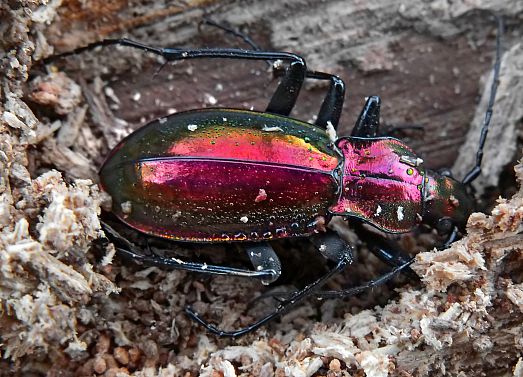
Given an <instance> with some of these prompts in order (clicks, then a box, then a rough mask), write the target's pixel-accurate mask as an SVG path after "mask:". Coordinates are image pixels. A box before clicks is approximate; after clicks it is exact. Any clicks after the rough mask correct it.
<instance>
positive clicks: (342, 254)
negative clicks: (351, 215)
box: [185, 237, 352, 338]
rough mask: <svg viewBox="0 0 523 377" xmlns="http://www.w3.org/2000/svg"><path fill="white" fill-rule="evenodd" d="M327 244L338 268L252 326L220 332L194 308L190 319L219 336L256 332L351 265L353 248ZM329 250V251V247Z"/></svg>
mask: <svg viewBox="0 0 523 377" xmlns="http://www.w3.org/2000/svg"><path fill="white" fill-rule="evenodd" d="M325 242H326V244H329V245H330V246H331V248H330V249H331V250H328V251H327V250H324V251H326V253H327V254H326V255H327V257H328V258H329V259H330V258H332V259H334V260H336V262H337V263H336V266H335V267H334V268H333V269H331V270H330V271H328V272H327V273H326V274H324V275H323V276H322V277H320V278H319V279H317V280H315V281H314V282H312V283H311V284H309V285H307V286H305V288H303V289H301V290H299V291H296V292H294V293H292V294H290V295H289V296H288V297H285V298H284V299H283V300H281V301H280V304H279V305H278V306H277V307H276V309H275V310H274V311H273V312H271V313H270V314H268V315H267V316H265V317H263V318H262V319H260V320H258V321H256V322H254V323H253V324H252V325H250V326H247V327H245V328H243V329H240V330H235V331H225V330H220V329H218V328H217V327H215V326H213V325H211V324H210V323H209V322H207V321H205V320H204V319H202V318H201V317H200V316H199V315H198V313H196V312H195V311H194V310H193V309H192V308H190V307H186V308H185V312H186V313H187V315H188V316H189V317H191V318H192V319H193V320H195V321H196V322H198V323H199V324H200V325H202V326H203V327H205V328H206V329H207V331H209V332H211V333H213V334H215V335H218V336H223V337H231V338H235V337H238V336H242V335H245V334H247V333H249V332H251V331H254V330H256V329H257V328H259V327H260V326H263V325H264V324H266V323H267V322H269V321H270V320H271V319H273V318H276V317H278V316H280V315H281V314H283V313H284V312H285V311H287V310H289V309H290V308H291V307H293V306H295V305H296V304H297V303H298V302H300V301H301V300H303V299H304V298H306V297H307V296H309V295H310V294H311V293H313V292H314V291H315V290H316V289H318V288H320V287H321V286H322V285H323V284H325V282H326V281H327V280H328V279H329V278H331V277H332V276H333V275H336V274H337V273H339V272H340V271H342V270H343V269H344V268H345V267H346V266H347V265H349V264H350V263H351V262H352V247H351V246H350V245H347V244H345V243H344V242H343V241H341V243H340V242H339V241H338V240H336V241H334V237H328V241H327V240H326V241H325ZM340 245H342V246H343V248H342V249H339V246H340ZM322 249H323V248H322ZM327 249H329V247H328V246H327Z"/></svg>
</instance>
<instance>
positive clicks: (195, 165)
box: [59, 19, 503, 337]
mask: <svg viewBox="0 0 523 377" xmlns="http://www.w3.org/2000/svg"><path fill="white" fill-rule="evenodd" d="M214 25H215V26H218V27H220V28H222V29H224V30H226V31H228V32H231V33H234V34H236V35H239V36H240V37H242V38H243V39H244V40H245V41H246V42H247V43H249V44H250V45H251V46H252V47H253V50H243V49H222V48H213V49H185V48H156V47H151V46H147V45H144V44H141V43H138V42H134V41H132V40H129V39H107V40H103V41H100V42H96V43H93V44H91V45H88V46H86V47H82V48H79V49H76V50H74V51H72V52H68V53H65V54H61V55H59V56H60V57H63V56H66V55H71V54H77V53H79V52H81V51H84V50H87V49H91V48H93V47H96V46H107V45H114V44H117V45H123V46H129V47H132V48H136V49H140V50H143V51H146V52H149V53H153V54H156V55H159V56H162V57H163V58H164V59H165V60H166V62H171V61H175V60H185V59H195V58H228V59H251V60H265V61H272V62H274V61H283V62H287V63H288V66H287V67H286V68H285V70H284V71H283V74H282V79H281V81H280V83H279V85H278V87H277V89H276V92H275V93H274V95H273V96H272V99H271V101H270V103H269V105H268V106H267V109H266V110H265V112H256V111H246V110H237V109H201V110H193V111H187V112H182V113H177V114H172V115H169V116H167V117H164V118H160V119H157V120H155V121H153V122H151V123H149V124H147V125H146V126H144V127H142V128H140V129H138V130H137V131H135V132H133V133H132V134H130V135H129V136H127V137H126V138H125V139H123V140H122V141H121V142H120V143H119V144H118V145H117V146H116V147H115V148H114V149H113V150H112V151H111V153H110V154H109V156H108V157H107V159H106V161H105V163H104V164H103V166H102V168H101V170H100V183H101V186H102V188H103V190H104V191H105V192H107V193H108V194H109V195H110V196H111V197H112V211H113V212H114V214H116V216H117V217H118V218H119V219H120V220H121V221H122V222H124V223H125V224H127V225H129V226H131V227H132V228H134V229H137V230H139V231H140V232H143V233H146V234H148V235H153V236H157V237H161V238H166V239H170V240H174V241H188V242H243V245H244V248H245V250H246V252H247V255H248V256H249V258H250V260H251V262H252V264H253V266H254V270H248V269H238V268H232V267H225V266H217V265H208V264H204V263H193V262H185V261H181V260H180V259H177V258H167V257H160V256H146V255H144V254H141V253H139V252H137V251H136V247H134V245H132V244H131V243H130V242H129V241H127V240H126V239H125V238H123V237H121V236H120V235H119V234H118V233H117V232H116V231H115V230H114V229H113V228H111V227H110V226H108V225H105V230H106V233H107V234H108V235H110V236H111V238H112V239H113V240H114V241H115V243H116V244H117V245H118V247H117V249H118V251H119V252H120V253H123V254H126V255H127V256H130V257H132V258H133V259H135V260H136V261H139V262H142V263H147V264H152V265H157V266H163V267H169V268H175V269H181V270H189V271H197V272H200V273H208V274H223V275H232V276H241V277H249V278H255V279H259V280H261V281H262V282H263V283H265V284H269V283H271V282H274V281H275V280H276V279H278V277H279V276H280V273H281V265H280V262H279V259H278V257H277V256H276V253H275V252H274V250H273V249H272V247H271V246H270V244H269V243H268V241H271V240H276V239H281V238H288V237H310V239H311V241H312V243H313V244H314V245H315V247H316V248H317V249H318V250H319V251H320V253H321V254H322V255H323V256H324V257H326V258H327V259H329V260H332V261H334V262H335V267H334V268H333V269H331V270H330V271H329V272H327V273H326V274H325V275H323V276H322V277H320V278H319V279H318V280H316V281H314V282H312V283H311V284H309V285H307V286H306V287H305V288H303V289H301V290H299V291H296V292H295V293H293V294H290V295H289V296H287V297H285V298H284V299H281V302H280V304H279V306H278V307H277V308H276V309H275V310H274V311H273V312H271V313H270V314H269V315H267V316H266V317H264V318H262V319H260V320H258V321H257V322H255V323H253V324H252V325H250V326H248V327H246V328H243V329H240V330H235V331H222V330H219V329H217V328H216V327H214V326H212V325H210V324H209V323H207V322H206V321H204V320H203V319H202V318H200V317H199V316H198V314H197V313H196V312H194V310H192V309H191V308H187V309H186V311H187V313H188V315H189V316H190V317H192V318H193V319H194V320H196V321H197V322H199V323H200V324H202V325H203V326H205V328H207V330H209V331H210V332H212V333H215V334H217V335H220V336H229V337H236V336H240V335H243V334H246V333H248V332H250V331H253V330H255V329H256V328H258V327H260V326H261V325H263V324H265V323H266V322H268V321H269V320H270V319H272V318H274V317H276V316H278V315H280V314H281V313H282V312H283V311H284V310H286V309H288V308H289V307H291V306H293V305H294V304H296V303H297V302H298V301H300V300H301V299H303V298H304V297H306V296H308V295H309V294H311V293H314V294H315V295H317V296H319V297H344V296H349V295H352V294H355V293H358V292H361V291H362V290H364V289H367V288H369V287H372V286H375V285H378V284H381V283H383V282H385V281H387V280H388V279H390V278H391V277H392V276H394V274H396V273H398V272H399V271H401V270H403V269H406V268H408V266H409V264H410V263H411V262H412V260H411V259H410V258H409V257H407V256H405V255H403V254H402V253H400V252H398V251H397V250H390V249H387V248H386V247H380V246H379V243H374V247H371V248H370V249H371V250H372V251H373V252H374V253H375V254H376V255H377V256H378V257H379V258H380V259H382V260H384V261H386V262H387V263H389V264H390V265H392V266H393V269H392V270H391V271H390V272H389V273H387V274H385V275H383V276H381V277H380V278H378V279H377V280H374V281H370V282H367V283H365V284H363V285H361V286H359V287H354V288H350V289H347V290H343V291H332V292H317V289H318V288H320V287H321V286H322V285H323V284H324V283H325V282H326V281H327V279H329V278H330V277H331V276H333V275H335V274H337V273H338V272H340V271H341V270H343V269H344V268H345V267H346V266H347V265H349V264H350V263H351V262H352V261H353V255H352V247H351V246H350V245H348V244H346V242H345V241H343V240H342V239H341V238H340V237H339V236H338V235H337V234H336V233H335V232H333V231H331V230H328V229H327V228H326V225H327V224H328V223H329V221H330V219H331V218H332V217H333V216H342V217H344V218H352V219H353V220H356V221H355V222H356V223H367V224H370V225H372V226H374V227H375V228H377V229H379V230H381V231H383V232H386V233H405V232H409V231H411V230H412V229H413V228H414V227H416V226H418V225H420V224H428V225H429V226H431V227H433V228H436V229H438V231H439V232H440V233H444V234H447V235H448V238H447V244H448V243H450V242H452V241H453V240H454V239H455V238H456V237H457V236H458V234H459V232H460V230H463V229H464V226H465V224H466V221H467V219H468V217H469V215H470V214H471V212H472V210H473V198H472V196H471V195H470V193H469V188H468V187H467V186H468V185H469V184H470V182H472V181H473V180H474V179H475V178H476V177H477V176H478V175H479V173H480V171H481V159H482V155H483V152H482V151H483V146H484V143H485V139H486V134H487V130H488V125H489V122H490V117H491V115H492V107H493V102H494V98H495V93H496V86H497V78H498V75H499V68H500V55H501V53H500V49H501V43H500V36H501V34H502V27H503V26H502V21H501V20H500V19H498V34H497V53H496V63H495V67H494V71H495V74H494V82H493V84H492V88H491V95H490V102H489V105H488V110H487V114H486V117H485V121H484V125H483V128H482V132H481V138H480V145H479V148H478V152H477V158H476V165H475V166H474V168H473V169H472V170H471V171H470V172H469V173H468V174H467V175H466V177H465V178H464V179H463V180H462V181H458V180H456V179H454V178H452V177H451V176H450V175H449V174H439V173H437V172H434V171H430V170H427V169H425V168H424V166H423V161H422V160H421V159H420V158H419V157H417V156H416V154H415V153H414V152H413V151H412V150H411V149H410V148H409V147H408V146H406V145H405V144H404V143H402V142H401V141H400V140H397V139H395V138H392V137H387V136H384V137H383V136H381V134H380V133H379V112H380V98H379V97H377V96H371V97H369V98H368V99H367V102H366V104H365V106H364V108H363V110H362V112H361V114H360V116H359V117H358V120H357V122H356V125H355V127H354V128H353V130H352V134H351V136H349V137H340V138H337V137H336V128H337V126H338V121H339V119H340V115H341V111H342V106H343V100H344V93H345V85H344V83H343V81H342V80H341V79H340V78H339V77H337V76H335V75H331V74H327V73H323V72H316V71H310V70H308V69H307V68H306V65H305V61H304V59H303V58H301V57H300V56H298V55H295V54H292V53H286V52H269V51H261V50H260V49H258V48H257V46H256V45H254V44H253V43H252V41H250V39H248V37H246V36H243V35H241V34H238V33H237V32H235V31H233V30H231V29H229V28H227V27H223V26H220V25H216V24H214ZM307 78H309V79H315V80H327V81H328V82H329V88H328V92H327V95H326V97H325V99H324V101H323V103H322V105H321V108H320V111H319V114H318V117H317V119H316V121H315V123H314V124H309V123H305V122H302V121H299V120H296V119H292V118H289V117H288V116H289V114H290V112H291V110H292V108H293V106H294V104H295V102H296V99H297V97H298V94H299V92H300V88H301V87H302V84H303V82H304V80H305V79H307Z"/></svg>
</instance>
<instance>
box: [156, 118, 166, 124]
mask: <svg viewBox="0 0 523 377" xmlns="http://www.w3.org/2000/svg"><path fill="white" fill-rule="evenodd" d="M158 122H159V123H160V124H164V123H165V122H167V118H158Z"/></svg>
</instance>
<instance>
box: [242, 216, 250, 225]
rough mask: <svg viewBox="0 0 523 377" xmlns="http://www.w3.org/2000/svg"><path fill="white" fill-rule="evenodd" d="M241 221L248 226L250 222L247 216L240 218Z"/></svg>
mask: <svg viewBox="0 0 523 377" xmlns="http://www.w3.org/2000/svg"><path fill="white" fill-rule="evenodd" d="M240 221H241V222H242V223H244V224H247V222H248V221H249V218H248V217H247V216H243V217H240Z"/></svg>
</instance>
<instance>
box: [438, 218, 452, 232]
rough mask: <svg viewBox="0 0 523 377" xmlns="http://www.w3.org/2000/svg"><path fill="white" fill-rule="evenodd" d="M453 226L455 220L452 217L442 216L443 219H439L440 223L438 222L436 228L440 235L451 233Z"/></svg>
mask: <svg viewBox="0 0 523 377" xmlns="http://www.w3.org/2000/svg"><path fill="white" fill-rule="evenodd" d="M453 228H454V222H453V221H452V219H451V218H450V217H442V218H441V219H439V220H438V223H437V224H436V229H437V231H438V234H439V235H440V236H443V235H445V234H449V233H450V232H451V231H452V229H453Z"/></svg>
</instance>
